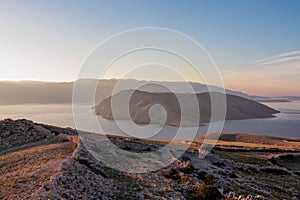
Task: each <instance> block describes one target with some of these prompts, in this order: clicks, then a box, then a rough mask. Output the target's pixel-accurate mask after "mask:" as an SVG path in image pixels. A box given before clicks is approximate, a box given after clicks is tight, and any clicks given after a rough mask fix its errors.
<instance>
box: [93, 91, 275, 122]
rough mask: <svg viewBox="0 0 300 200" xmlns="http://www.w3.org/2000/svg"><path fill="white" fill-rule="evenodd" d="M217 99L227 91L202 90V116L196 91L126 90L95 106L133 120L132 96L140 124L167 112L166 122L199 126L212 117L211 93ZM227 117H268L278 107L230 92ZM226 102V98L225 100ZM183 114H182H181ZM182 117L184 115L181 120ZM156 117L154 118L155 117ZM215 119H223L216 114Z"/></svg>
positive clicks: (104, 114) (107, 113) (107, 115)
mask: <svg viewBox="0 0 300 200" xmlns="http://www.w3.org/2000/svg"><path fill="white" fill-rule="evenodd" d="M210 95H211V96H212V97H213V98H215V99H221V98H222V97H224V95H225V94H222V93H217V92H213V93H207V92H206V93H199V94H197V96H196V98H197V101H198V103H199V111H200V119H199V118H198V117H197V116H196V115H195V110H194V107H193V106H190V105H192V104H193V95H192V94H188V93H186V94H184V93H183V94H174V93H150V92H145V91H139V90H125V91H121V92H119V93H117V94H115V95H114V96H112V97H108V98H106V99H104V100H103V101H102V102H100V103H99V104H98V105H96V106H95V113H96V114H97V115H100V116H102V117H104V118H106V119H122V120H124V119H125V120H129V118H128V116H127V115H126V111H127V107H126V103H125V102H126V101H125V100H126V99H130V100H129V113H130V117H131V119H132V120H133V121H134V122H136V123H138V124H149V123H154V124H160V123H161V121H162V119H161V118H162V116H164V115H165V118H166V123H165V124H166V125H171V126H179V125H180V123H181V125H183V126H198V125H199V124H200V125H201V123H208V122H210V121H211V96H210ZM224 98H226V100H227V105H226V106H227V111H226V120H240V119H251V118H268V117H273V114H275V113H277V112H278V111H276V110H274V109H272V108H270V107H268V106H265V105H263V104H261V103H258V102H256V101H253V100H249V99H246V98H243V97H238V96H234V95H230V94H227V95H226V97H224ZM112 100H113V103H114V106H115V107H114V109H116V110H117V111H118V112H117V113H116V114H115V115H113V112H112V109H111V102H112ZM179 102H183V104H184V109H182V110H183V111H184V112H181V109H180V106H181V105H180V103H179ZM221 103H222V104H224V102H221ZM157 104H159V105H161V106H163V107H164V109H165V111H161V110H160V111H157V112H156V113H154V114H153V116H152V119H151V118H150V116H149V111H150V108H151V107H152V106H153V105H157ZM224 107H225V105H224ZM181 117H182V118H181ZM181 119H183V120H182V121H181ZM151 120H152V121H151ZM215 120H222V118H221V117H220V119H219V118H216V119H215Z"/></svg>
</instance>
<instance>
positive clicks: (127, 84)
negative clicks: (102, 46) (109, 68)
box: [0, 79, 300, 105]
mask: <svg viewBox="0 0 300 200" xmlns="http://www.w3.org/2000/svg"><path fill="white" fill-rule="evenodd" d="M118 81H120V84H119V85H121V89H122V88H124V89H132V88H135V87H136V86H137V85H141V84H145V85H144V86H143V87H142V88H139V90H141V91H147V92H166V91H167V90H166V89H165V88H164V87H161V86H159V85H160V84H163V85H165V86H171V87H172V88H176V90H175V91H174V92H176V93H186V91H185V88H186V87H185V84H184V83H183V82H159V81H138V80H134V79H126V80H117V79H110V80H100V81H98V80H96V79H80V80H77V81H76V83H79V84H80V87H81V89H82V90H81V91H82V94H81V95H80V96H78V97H77V98H76V103H91V104H92V103H93V102H86V100H85V99H86V98H85V97H86V95H88V93H86V91H87V88H90V87H91V86H93V85H98V87H97V91H96V95H95V100H96V102H100V101H102V100H103V99H105V98H107V97H109V96H111V94H112V91H113V88H114V86H115V85H116V83H117V82H118ZM74 83H75V82H35V81H20V82H13V81H1V82H0V94H1V95H0V104H2V105H3V104H21V103H71V102H72V92H73V86H74ZM190 84H191V86H192V88H193V89H194V91H195V93H203V92H207V91H208V87H209V88H210V90H212V91H215V92H222V89H221V88H219V87H216V86H207V85H204V84H200V83H195V82H191V83H190ZM226 93H227V94H232V95H236V96H240V97H244V98H247V99H251V100H255V101H287V100H299V99H300V97H278V98H271V97H263V96H252V95H248V94H245V93H242V92H239V91H233V90H229V89H227V90H226Z"/></svg>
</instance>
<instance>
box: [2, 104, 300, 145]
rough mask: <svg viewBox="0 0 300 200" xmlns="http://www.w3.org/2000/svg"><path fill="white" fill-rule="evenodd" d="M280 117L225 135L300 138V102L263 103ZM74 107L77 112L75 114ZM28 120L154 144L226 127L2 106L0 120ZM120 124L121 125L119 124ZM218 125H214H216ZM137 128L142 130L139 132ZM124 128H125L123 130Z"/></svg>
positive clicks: (234, 124)
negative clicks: (134, 121) (137, 121)
mask: <svg viewBox="0 0 300 200" xmlns="http://www.w3.org/2000/svg"><path fill="white" fill-rule="evenodd" d="M264 104H266V105H267V106H270V107H272V108H274V109H276V110H279V111H280V113H278V114H276V115H275V117H273V118H264V119H246V120H227V121H225V122H224V126H222V127H221V129H220V130H221V131H222V132H233V133H250V134H262V135H269V136H281V137H289V138H300V101H293V102H268V103H264ZM73 107H75V108H76V109H74V110H76V112H75V113H74V112H73ZM6 118H10V119H28V120H32V121H34V122H37V123H43V124H50V125H55V126H59V127H71V128H74V129H77V130H80V131H88V132H93V133H98V134H112V135H122V136H132V137H139V138H148V139H154V140H171V139H174V138H175V139H183V140H190V139H193V138H195V137H199V136H201V135H203V134H206V133H209V131H208V130H215V129H209V126H211V127H213V126H218V128H220V127H219V126H220V124H221V125H223V123H219V122H216V123H215V122H213V123H211V124H206V125H205V126H201V127H181V128H177V127H172V126H161V125H156V124H149V125H136V124H134V126H135V127H132V126H133V124H132V122H130V121H126V120H117V121H113V120H107V119H104V118H102V117H100V116H96V115H95V114H94V110H93V106H92V105H84V104H76V105H72V104H18V105H0V120H3V119H6ZM116 122H118V123H116ZM214 123H215V124H214ZM136 126H137V127H138V128H139V127H140V128H141V129H136ZM124 127H125V128H124Z"/></svg>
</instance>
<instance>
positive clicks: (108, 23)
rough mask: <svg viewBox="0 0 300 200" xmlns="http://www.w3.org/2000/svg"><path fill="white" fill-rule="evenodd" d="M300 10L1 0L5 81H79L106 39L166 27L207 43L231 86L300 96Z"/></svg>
mask: <svg viewBox="0 0 300 200" xmlns="http://www.w3.org/2000/svg"><path fill="white" fill-rule="evenodd" d="M299 10H300V1H297V0H286V1H280V0H273V1H267V0H251V1H250V0H248V1H238V0H236V1H234V0H228V1H221V0H219V1H214V0H212V1H200V0H199V1H196V0H190V1H176V0H164V1H161V0H151V1H150V0H149V1H146V0H143V1H140V0H119V1H117V0H109V1H101V0H99V1H96V0H95V1H91V0H90V1H89V0H87V1H79V0H72V1H71V0H51V1H50V0H49V1H46V0H27V1H23V0H0V80H38V81H72V80H75V79H76V78H77V75H78V73H79V71H80V68H81V66H82V64H83V62H84V60H85V59H86V58H87V56H88V55H89V53H90V52H91V51H92V50H93V49H94V48H95V47H96V46H97V45H98V44H99V43H101V42H102V41H104V40H105V39H107V38H109V37H111V36H112V35H114V34H118V33H119V32H122V31H126V30H129V29H133V28H141V27H163V28H168V29H174V30H176V31H179V32H182V33H184V34H186V35H188V36H190V37H191V38H193V39H194V40H196V41H197V42H198V43H200V44H201V45H202V46H203V47H204V48H205V49H206V50H207V51H208V52H209V54H210V55H211V57H212V58H213V60H214V61H215V63H216V64H217V66H218V68H219V70H220V73H221V75H222V78H223V81H224V84H225V86H226V87H227V88H230V89H233V90H239V91H243V92H246V93H249V94H256V95H265V96H281V95H300V90H299V85H300V79H299V77H300V38H299V37H300V26H299V25H300V12H299ZM147 74H149V76H150V77H149V79H154V78H155V77H160V78H159V79H162V77H163V76H161V74H160V76H158V75H152V76H151V73H149V72H147ZM154 74H155V73H154ZM142 77H143V79H146V78H147V77H145V74H143V76H142ZM191 80H193V79H192V78H191Z"/></svg>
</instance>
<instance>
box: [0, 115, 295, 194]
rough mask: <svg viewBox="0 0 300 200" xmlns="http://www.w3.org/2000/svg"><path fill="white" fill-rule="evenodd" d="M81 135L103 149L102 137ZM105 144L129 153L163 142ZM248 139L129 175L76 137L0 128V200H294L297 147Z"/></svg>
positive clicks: (16, 125) (16, 124)
mask: <svg viewBox="0 0 300 200" xmlns="http://www.w3.org/2000/svg"><path fill="white" fill-rule="evenodd" d="M86 134H88V135H92V137H93V138H95V144H97V143H98V144H99V145H100V146H102V144H101V142H102V141H103V140H102V138H103V137H104V136H101V135H95V134H90V133H86ZM226 135H227V136H226ZM107 137H108V138H109V139H110V141H112V142H113V143H114V144H116V145H118V146H119V147H120V148H123V149H125V150H126V151H134V152H144V151H153V150H156V149H158V148H161V147H162V146H164V145H165V144H166V143H167V142H168V141H148V140H140V139H133V138H124V137H117V136H107ZM246 137H247V136H245V135H242V134H224V135H222V137H221V140H220V141H219V142H218V145H217V146H216V147H215V148H214V149H213V151H212V152H211V153H210V154H208V156H207V157H205V159H199V153H198V149H199V146H200V145H201V144H202V142H203V140H202V139H201V138H199V139H197V140H195V141H193V142H192V143H191V147H190V148H189V150H188V151H186V152H185V153H184V154H183V156H181V157H180V158H179V159H175V160H174V162H173V163H172V164H170V165H169V166H167V167H164V168H162V169H160V170H157V171H153V172H149V173H141V174H134V173H125V172H120V171H117V170H114V169H112V168H109V167H106V166H105V165H104V164H103V163H102V162H99V161H98V160H96V159H95V158H94V157H93V156H92V155H91V152H89V151H87V149H86V148H85V146H84V145H83V143H82V142H81V141H80V140H77V139H78V137H77V136H76V131H75V130H72V129H62V128H59V127H53V126H49V125H42V124H36V123H33V122H31V121H27V120H17V121H13V120H4V121H0V141H1V143H0V148H1V151H0V172H1V176H0V181H1V184H0V199H200V200H201V199H228V200H231V199H247V200H251V199H299V198H300V196H299V191H300V187H299V185H300V179H299V175H300V174H299V173H300V172H299V164H300V157H299V152H300V142H299V140H296V139H295V140H290V139H287V138H273V137H272V138H273V139H271V138H266V137H262V139H261V143H258V144H257V145H254V146H253V145H252V143H251V142H252V141H250V140H247V139H245V138H246ZM250 137H252V136H250ZM259 137H260V136H257V135H256V136H255V138H259ZM97 138H98V139H97ZM222 138H224V140H222ZM239 138H243V139H242V140H241V141H238V140H239ZM274 141H276V142H274ZM183 142H185V141H178V144H182V143H183ZM228 142H230V144H229V143H228ZM241 144H244V145H245V146H246V145H247V144H248V147H247V148H244V146H243V145H242V146H241ZM286 147H289V148H286ZM176 149H177V148H176V144H175V145H174V149H173V151H176Z"/></svg>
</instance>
